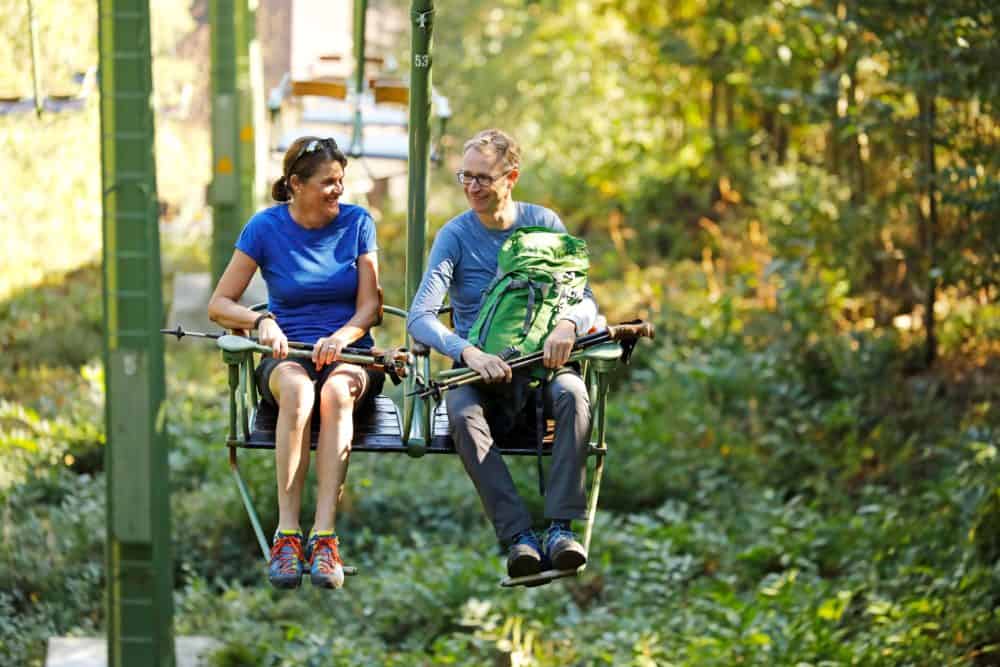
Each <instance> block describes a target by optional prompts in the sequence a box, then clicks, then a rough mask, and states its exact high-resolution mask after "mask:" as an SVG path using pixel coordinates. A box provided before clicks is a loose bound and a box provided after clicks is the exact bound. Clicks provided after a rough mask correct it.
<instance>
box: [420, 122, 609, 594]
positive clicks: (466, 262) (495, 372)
mask: <svg viewBox="0 0 1000 667" xmlns="http://www.w3.org/2000/svg"><path fill="white" fill-rule="evenodd" d="M519 176H520V151H519V148H518V146H517V144H516V142H515V141H514V140H513V139H512V138H511V137H510V136H508V135H507V134H506V133H504V132H502V131H500V130H496V129H490V130H484V131H482V132H479V133H478V134H476V135H475V136H474V137H473V138H472V139H470V140H469V141H468V142H466V143H465V146H464V149H463V157H462V169H461V170H460V171H459V172H458V181H459V183H461V185H462V186H463V188H464V190H465V197H466V199H467V200H468V202H469V207H470V208H469V210H467V211H465V212H464V213H462V214H461V215H458V216H456V217H455V218H453V219H451V220H450V221H449V222H448V223H447V224H446V225H445V226H444V227H442V229H441V231H440V232H438V234H437V237H436V238H435V240H434V245H433V247H432V248H431V253H430V258H429V260H428V268H427V272H426V273H425V274H424V277H423V280H422V281H421V283H420V288H419V289H418V290H417V294H416V296H415V297H414V299H413V304H412V305H411V307H410V314H409V318H408V320H407V328H408V330H409V332H410V335H412V336H413V338H414V339H415V340H417V341H419V342H421V343H424V344H425V345H428V346H430V347H432V348H434V349H435V350H437V351H438V352H440V353H442V354H444V355H447V356H449V357H451V358H452V359H453V360H454V361H455V362H456V363H457V364H459V365H463V366H467V367H468V368H470V369H472V370H474V371H476V372H477V373H479V375H480V376H481V377H482V379H483V381H484V382H485V383H487V384H486V385H482V384H470V385H464V386H460V387H457V388H455V389H452V390H450V391H448V392H447V393H446V394H445V397H446V402H447V406H448V417H449V422H450V428H451V436H452V439H453V440H454V442H455V447H456V449H457V450H458V454H459V456H460V457H461V459H462V463H463V464H464V466H465V469H466V471H467V472H468V474H469V477H471V478H472V481H473V483H474V484H475V487H476V490H477V491H478V492H479V497H480V499H481V500H482V503H483V508H484V509H485V511H486V515H487V517H488V518H489V519H490V521H491V522H492V524H493V528H494V530H495V531H496V535H497V538H498V539H499V540H500V543H501V544H503V545H504V546H505V548H507V549H508V553H507V572H508V574H509V575H510V576H511V577H523V576H528V575H531V574H536V573H538V572H540V571H541V570H542V568H543V563H544V562H545V561H546V560H547V561H548V562H549V563H550V564H551V566H552V567H554V568H555V569H559V570H573V569H576V568H578V567H580V566H582V565H583V564H584V563H586V562H587V554H586V552H585V551H584V549H583V546H582V545H581V544H580V543H579V542H578V541H577V540H576V536H575V535H574V534H573V532H572V529H571V522H572V520H573V519H579V518H583V517H584V516H585V514H586V490H585V481H586V480H585V476H586V475H585V471H586V462H587V450H588V442H587V440H588V437H589V433H590V403H589V399H588V395H587V389H586V385H585V383H584V381H583V379H582V378H581V377H580V375H579V374H578V373H577V372H576V371H575V369H572V368H563V364H565V363H566V361H567V360H568V359H569V355H570V352H571V351H572V348H573V343H574V341H575V339H576V337H577V335H578V334H581V333H585V332H586V331H587V330H588V329H590V327H591V326H592V324H593V323H594V320H595V318H596V315H597V305H596V304H595V303H594V300H593V295H592V294H591V292H590V289H589V288H588V289H587V290H586V296H585V298H584V299H583V301H582V302H580V303H579V304H577V305H575V306H573V307H572V308H571V309H570V310H569V311H568V312H567V313H565V314H564V319H561V320H560V321H559V322H558V323H557V325H556V327H555V329H554V330H553V331H552V332H551V333H550V334H549V336H548V337H547V338H546V340H545V343H544V348H543V355H544V361H543V363H544V365H545V367H546V368H549V369H560V371H559V372H558V373H557V374H556V375H555V377H554V378H553V379H552V380H551V381H550V382H548V383H547V385H546V386H545V391H544V395H545V409H546V412H547V413H548V414H549V415H550V416H551V417H552V418H553V419H554V420H555V424H556V427H555V440H554V443H553V450H552V466H551V471H550V474H549V481H548V489H547V491H546V494H545V517H546V518H547V519H548V520H549V521H550V525H549V528H548V531H547V534H546V536H545V540H544V543H545V544H544V548H543V546H542V545H541V544H540V543H539V540H538V538H537V537H536V536H535V534H534V532H532V530H531V515H530V513H529V512H528V509H527V507H526V506H525V504H524V502H523V501H522V499H521V497H520V496H519V495H518V493H517V489H516V488H515V486H514V481H513V480H512V479H511V476H510V472H509V471H508V469H507V465H506V463H505V462H504V460H503V457H502V456H501V455H500V453H499V452H498V451H497V450H496V448H495V447H494V439H493V434H492V432H491V428H490V423H489V421H490V419H491V418H493V419H494V423H496V421H495V417H496V415H498V414H502V410H503V408H504V407H505V406H509V405H510V404H511V402H512V400H513V396H514V395H515V393H516V392H517V391H518V390H519V389H523V384H522V383H523V382H526V380H525V378H522V377H514V376H513V374H512V372H511V368H510V366H508V365H507V364H506V363H505V362H504V361H503V359H501V358H500V357H498V356H496V355H493V354H487V353H486V352H484V351H482V350H480V349H479V348H477V347H475V346H474V345H472V344H471V343H470V342H469V341H468V340H467V337H468V334H469V329H470V328H471V327H472V324H473V322H474V321H475V319H476V316H477V315H478V312H479V306H480V299H481V298H482V294H483V291H484V290H485V289H486V287H487V286H488V285H489V284H490V282H491V281H492V280H493V278H494V276H495V274H496V271H497V255H498V253H499V251H500V246H501V245H502V244H503V242H504V241H505V240H507V238H508V237H509V236H510V235H511V234H512V233H513V232H514V230H515V229H517V228H519V227H525V226H542V227H547V228H549V229H551V230H553V231H558V232H565V231H566V228H565V227H564V226H563V224H562V221H561V220H560V219H559V217H558V216H557V215H556V214H555V213H553V212H552V211H550V210H548V209H546V208H544V207H541V206H536V205H533V204H527V203H524V202H518V201H515V200H514V199H513V189H514V186H515V185H516V184H517V180H518V178H519ZM446 294H447V295H448V297H449V298H450V302H451V306H452V318H453V322H454V325H455V330H454V331H451V330H450V329H448V328H447V327H446V326H445V325H444V324H442V323H441V322H440V321H439V320H438V318H437V312H438V309H439V308H440V307H441V305H442V303H443V301H444V297H445V295H446ZM512 380H513V382H512Z"/></svg>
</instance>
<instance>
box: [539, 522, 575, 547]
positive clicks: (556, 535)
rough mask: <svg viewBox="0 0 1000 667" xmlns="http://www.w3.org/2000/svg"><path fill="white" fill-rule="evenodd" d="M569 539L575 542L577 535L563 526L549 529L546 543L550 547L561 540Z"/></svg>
mask: <svg viewBox="0 0 1000 667" xmlns="http://www.w3.org/2000/svg"><path fill="white" fill-rule="evenodd" d="M562 539H568V540H575V539H576V534H575V533H574V532H573V531H572V530H569V529H568V528H563V527H562V526H554V527H552V528H549V534H548V535H547V536H546V539H545V541H546V543H547V544H549V545H553V544H556V543H557V542H558V541H559V540H562Z"/></svg>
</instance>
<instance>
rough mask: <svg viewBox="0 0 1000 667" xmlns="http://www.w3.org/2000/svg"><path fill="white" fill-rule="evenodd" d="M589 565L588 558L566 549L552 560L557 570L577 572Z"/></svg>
mask: <svg viewBox="0 0 1000 667" xmlns="http://www.w3.org/2000/svg"><path fill="white" fill-rule="evenodd" d="M586 564H587V557H586V556H585V555H584V554H582V553H580V552H579V551H576V550H574V549H564V550H563V551H562V552H560V553H558V554H556V555H555V556H554V557H553V558H552V567H553V568H555V569H556V570H576V569H577V568H580V567H583V566H584V565H586Z"/></svg>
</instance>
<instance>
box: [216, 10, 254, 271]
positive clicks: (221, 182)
mask: <svg viewBox="0 0 1000 667" xmlns="http://www.w3.org/2000/svg"><path fill="white" fill-rule="evenodd" d="M250 2H253V0H211V1H210V3H209V15H210V16H209V21H210V23H211V26H212V40H211V41H212V183H211V185H210V187H209V202H210V203H211V204H212V257H211V262H212V277H213V282H215V281H217V280H218V279H219V276H221V275H222V271H223V270H224V269H225V268H226V264H227V263H228V262H229V258H230V256H231V255H232V254H233V244H234V243H235V242H236V237H237V236H239V233H240V230H241V229H242V228H243V225H244V223H245V222H246V221H247V219H248V218H249V217H250V216H251V215H252V214H253V212H254V210H255V207H256V201H255V194H254V189H255V183H254V169H255V164H254V162H255V155H254V154H255V143H254V135H255V131H254V125H255V122H254V113H253V105H254V91H253V85H252V78H251V76H250V44H251V42H252V41H253V39H254V36H255V28H254V22H255V14H256V12H255V11H254V10H253V9H251V7H250ZM254 5H256V2H254Z"/></svg>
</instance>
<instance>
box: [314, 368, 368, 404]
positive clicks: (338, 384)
mask: <svg viewBox="0 0 1000 667" xmlns="http://www.w3.org/2000/svg"><path fill="white" fill-rule="evenodd" d="M362 390H363V387H362V386H361V383H360V381H359V380H358V379H357V378H355V377H353V376H350V375H338V374H335V375H331V376H330V377H329V378H327V380H326V382H324V383H323V388H322V389H320V398H319V407H320V411H321V413H334V412H344V411H347V412H351V411H353V410H354V404H355V402H356V401H357V398H358V396H359V395H360V394H361V391H362Z"/></svg>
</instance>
